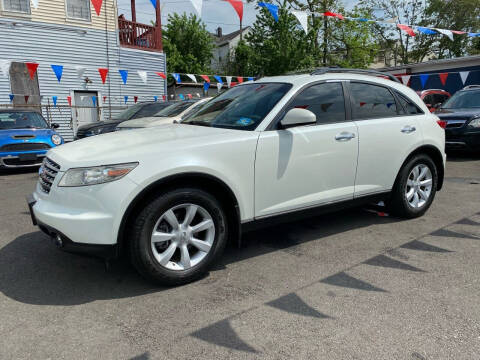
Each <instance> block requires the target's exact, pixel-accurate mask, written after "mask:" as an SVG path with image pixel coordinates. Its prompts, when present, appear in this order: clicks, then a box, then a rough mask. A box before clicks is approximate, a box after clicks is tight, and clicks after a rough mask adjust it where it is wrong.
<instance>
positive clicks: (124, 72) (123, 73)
mask: <svg viewBox="0 0 480 360" xmlns="http://www.w3.org/2000/svg"><path fill="white" fill-rule="evenodd" d="M118 72H119V73H120V76H121V77H122V81H123V85H127V79H128V70H118ZM102 81H103V83H104V84H105V80H103V78H102Z"/></svg>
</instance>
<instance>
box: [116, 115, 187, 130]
mask: <svg viewBox="0 0 480 360" xmlns="http://www.w3.org/2000/svg"><path fill="white" fill-rule="evenodd" d="M175 120H179V118H178V117H177V116H172V117H158V116H157V117H154V116H152V117H145V118H139V119H134V120H128V121H124V122H123V123H121V124H120V125H118V127H122V128H143V127H151V126H158V125H164V124H172V123H173V122H174V121H175Z"/></svg>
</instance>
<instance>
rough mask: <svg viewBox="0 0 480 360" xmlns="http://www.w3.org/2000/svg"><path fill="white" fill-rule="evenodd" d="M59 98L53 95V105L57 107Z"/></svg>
mask: <svg viewBox="0 0 480 360" xmlns="http://www.w3.org/2000/svg"><path fill="white" fill-rule="evenodd" d="M57 99H58V97H56V96H52V100H53V106H55V107H57Z"/></svg>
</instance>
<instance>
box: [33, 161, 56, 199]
mask: <svg viewBox="0 0 480 360" xmlns="http://www.w3.org/2000/svg"><path fill="white" fill-rule="evenodd" d="M59 171H60V165H58V164H57V163H56V162H54V161H52V160H50V159H49V158H47V157H46V158H45V159H44V160H43V163H42V170H41V172H40V178H39V179H38V181H39V183H40V187H41V189H42V190H43V192H45V193H47V194H48V193H49V192H50V189H51V188H52V184H53V181H54V180H55V177H56V176H57V174H58V172H59Z"/></svg>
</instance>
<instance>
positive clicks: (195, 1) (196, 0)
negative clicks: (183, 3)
mask: <svg viewBox="0 0 480 360" xmlns="http://www.w3.org/2000/svg"><path fill="white" fill-rule="evenodd" d="M190 1H191V2H192V5H193V7H194V8H195V11H196V12H197V14H198V16H199V17H202V5H203V0H190Z"/></svg>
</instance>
